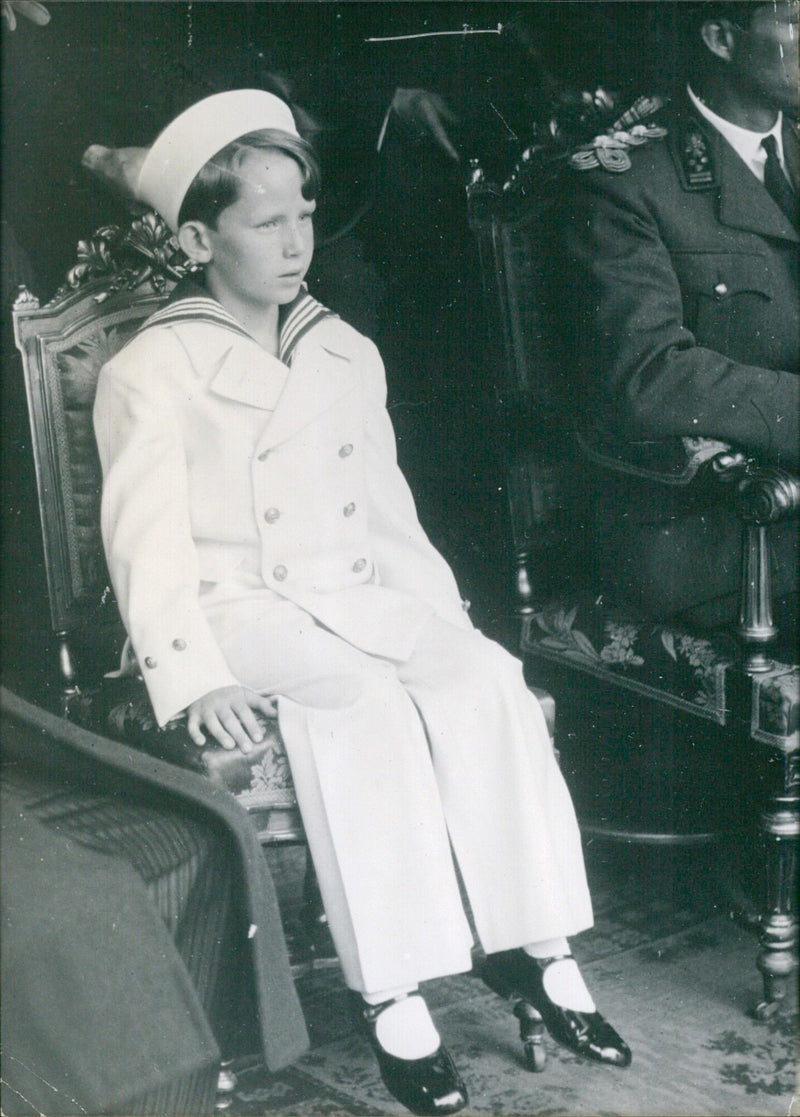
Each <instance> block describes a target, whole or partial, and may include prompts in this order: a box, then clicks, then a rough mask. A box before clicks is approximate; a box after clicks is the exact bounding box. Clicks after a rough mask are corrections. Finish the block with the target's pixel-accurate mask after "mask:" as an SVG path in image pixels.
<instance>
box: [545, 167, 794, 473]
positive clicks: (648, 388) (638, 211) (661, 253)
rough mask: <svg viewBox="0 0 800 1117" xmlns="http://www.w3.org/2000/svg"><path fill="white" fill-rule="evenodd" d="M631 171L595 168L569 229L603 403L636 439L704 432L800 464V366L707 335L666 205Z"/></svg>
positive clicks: (588, 351)
mask: <svg viewBox="0 0 800 1117" xmlns="http://www.w3.org/2000/svg"><path fill="white" fill-rule="evenodd" d="M625 178H626V176H623V175H619V176H617V175H610V174H606V173H603V174H601V173H598V174H596V175H595V174H592V175H587V176H586V178H585V179H584V181H583V182H582V184H581V188H580V189H579V190H578V191H577V193H576V195H575V197H574V198H573V205H572V212H571V215H570V218H569V220H568V227H567V248H568V255H569V257H570V263H571V265H572V267H571V268H570V270H569V272H568V275H569V279H570V284H571V286H572V288H573V290H574V291H575V292H579V295H580V300H581V301H580V305H577V306H576V304H575V301H574V299H571V300H569V301H570V304H571V305H572V307H573V310H574V312H575V319H576V321H577V324H578V326H579V335H580V344H579V346H578V348H579V350H580V355H579V359H580V362H581V364H582V365H583V367H584V368H585V370H586V373H587V378H589V379H590V380H592V381H595V380H597V378H599V380H600V384H599V388H600V391H601V394H602V395H603V396H604V399H602V400H601V403H602V405H603V406H604V407H605V409H606V411H607V412H608V414H610V415H612V416H614V417H615V419H616V421H617V423H622V425H623V427H624V428H625V429H627V430H628V431H629V433H632V434H633V435H634V436H644V437H657V438H666V437H670V436H674V435H684V436H697V435H703V436H706V437H714V438H719V439H723V440H725V441H729V442H733V443H736V444H738V445H740V446H743V447H746V448H749V449H751V450H752V451H754V452H756V453H759V454H763V455H765V456H767V457H769V458H772V459H776V460H782V461H784V462H786V463H792V462H796V461H797V459H798V442H799V440H800V432H799V431H798V414H800V396H799V394H798V384H799V383H800V382H799V381H798V377H797V375H796V373H795V372H794V371H791V370H775V369H768V368H763V367H759V366H757V365H751V364H744V363H741V362H739V361H736V360H733V359H731V358H730V357H728V356H725V355H724V354H722V353H720V352H717V351H715V350H713V349H710V348H706V347H704V346H702V345H700V344H698V341H697V339H696V338H695V336H694V335H693V334H692V333H691V331H690V330H689V329H688V328H686V325H685V323H684V320H683V302H682V297H681V290H680V286H679V282H678V278H677V276H676V274H675V270H674V268H673V265H672V260H671V258H670V254H669V252H668V250H667V247H666V245H665V244H664V242H663V240H662V237H661V234H660V232H659V228H658V223H657V220H656V217H655V216H654V211H653V210H652V209H651V207H650V206H649V205H648V204H647V201H646V200H645V198H644V197H643V196H642V194H641V193H640V192H638V191H637V189H636V188H635V187H634V186H630V185H629V184H628V182H627V181H625ZM619 180H622V181H619Z"/></svg>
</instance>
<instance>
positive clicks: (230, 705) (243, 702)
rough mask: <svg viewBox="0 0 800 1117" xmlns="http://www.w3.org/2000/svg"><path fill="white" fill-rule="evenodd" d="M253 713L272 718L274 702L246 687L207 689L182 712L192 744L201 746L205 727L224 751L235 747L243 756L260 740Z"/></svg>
mask: <svg viewBox="0 0 800 1117" xmlns="http://www.w3.org/2000/svg"><path fill="white" fill-rule="evenodd" d="M254 710H258V711H259V712H260V713H262V714H265V715H266V716H267V717H271V718H274V717H275V716H276V710H275V703H274V700H273V699H271V698H265V697H264V696H263V695H262V694H257V693H256V692H255V691H254V690H248V689H247V687H243V686H223V687H219V688H218V689H217V690H211V691H209V692H208V694H204V695H203V697H202V698H198V699H197V700H196V701H195V702H192V704H191V706H188V707H187V709H186V713H187V715H188V722H187V728H188V730H189V736H190V737H191V738H192V740H193V741H194V743H195V744H196V745H204V744H205V743H206V738H205V734H204V733H203V728H205V729H207V730H208V732H209V733H210V734H211V736H212V737H213V738H214V739H215V740H216V741H217V742H218V743H219V744H220V745H222V747H223V748H224V749H235V748H237V747H238V748H240V749H241V750H242V752H244V753H247V752H250V751H251V749H252V747H253V745H257V744H259V742H260V741H261V740H263V737H264V734H263V733H262V731H261V729H260V728H259V725H258V722H257V721H256V719H255V716H254V714H253V711H254Z"/></svg>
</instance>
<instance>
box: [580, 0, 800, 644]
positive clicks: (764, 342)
mask: <svg viewBox="0 0 800 1117" xmlns="http://www.w3.org/2000/svg"><path fill="white" fill-rule="evenodd" d="M679 7H680V8H681V9H683V11H682V12H681V18H687V19H688V21H689V22H688V32H689V34H688V36H687V41H688V42H687V45H688V47H689V54H688V57H687V61H688V64H689V67H688V68H689V81H688V84H687V86H686V88H685V89H684V90H682V91H681V93H680V95H679V96H678V97H676V98H675V99H674V101H673V103H672V105H671V106H670V111H669V113H668V114H667V116H666V119H665V120H664V123H665V124H666V126H667V128H668V134H667V136H666V138H664V139H659V140H655V141H651V142H649V143H648V144H646V145H643V146H641V147H639V148H636V149H634V150H632V152H631V162H632V166H631V167H630V169H629V170H628V171H626V172H624V173H618V174H614V173H609V171H608V170H606V169H604V168H603V167H602V166H600V167H598V168H597V169H593V170H590V171H588V172H587V173H585V174H580V175H579V174H574V175H573V176H572V177H573V180H574V181H573V183H572V185H574V186H575V188H576V190H575V196H574V197H573V198H572V199H571V216H570V219H569V223H568V232H567V237H568V247H569V254H570V268H569V269H568V273H569V279H570V283H571V284H572V285H573V286H575V287H576V288H577V290H578V291H579V293H580V294H579V303H578V304H577V307H576V304H575V303H574V302H573V317H572V320H571V323H570V330H569V336H568V339H567V340H568V343H569V344H570V345H571V346H572V349H571V359H572V362H573V364H574V361H575V359H576V357H577V359H578V360H579V362H580V365H581V367H582V368H583V370H584V372H585V376H586V382H587V384H588V385H589V391H590V393H593V394H594V395H595V403H596V406H595V409H594V410H595V413H596V414H597V416H598V418H599V422H600V424H601V425H602V426H603V427H604V428H605V431H606V432H609V431H611V432H613V433H612V439H617V440H618V443H619V444H621V445H624V446H625V450H624V451H623V456H625V455H628V457H629V461H628V464H629V465H630V466H632V467H633V468H632V470H631V471H630V472H629V473H628V474H627V475H624V474H616V475H608V474H605V473H603V476H602V479H601V484H602V485H603V494H604V499H603V500H602V501H599V502H596V503H597V505H598V508H599V511H598V514H597V525H596V527H597V532H596V538H597V544H598V550H599V554H600V559H601V563H602V566H603V572H604V576H605V587H606V589H607V590H608V592H609V593H611V594H612V595H614V596H616V597H617V598H618V599H622V600H626V601H634V602H637V603H638V604H640V605H642V606H644V607H645V608H647V609H648V610H649V611H651V612H656V613H657V614H660V615H663V616H669V615H674V614H684V615H686V616H688V617H689V618H690V619H692V620H695V621H697V622H699V623H701V624H715V623H718V622H721V621H726V620H729V619H731V618H733V617H734V616H735V612H736V583H737V580H738V576H739V526H738V524H737V522H736V519H735V516H734V514H733V512H732V511H730V501H729V499H727V497H728V494H725V495H723V494H722V493H721V491H720V489H721V487H720V486H706V487H703V486H698V485H697V484H695V485H692V486H689V485H688V484H685V483H684V484H681V483H679V481H680V480H683V481H685V480H686V478H687V477H688V475H689V473H690V472H691V471H690V470H685V471H683V472H684V476H683V477H682V476H681V469H680V468H677V469H676V471H675V473H674V475H673V476H672V478H671V479H672V481H673V482H677V483H673V484H655V483H653V482H652V481H649V482H648V481H647V480H646V479H645V477H644V475H643V473H641V472H639V473H637V455H638V456H639V457H638V460H639V463H640V464H641V462H642V461H643V460H644V459H645V458H647V459H648V465H649V466H652V464H653V457H654V451H656V450H657V449H659V448H663V450H664V452H665V454H666V453H667V452H668V451H669V450H670V449H671V448H672V449H675V448H677V449H678V450H680V449H681V439H686V438H696V437H697V436H705V437H708V438H714V439H719V440H723V441H725V442H728V443H731V444H734V445H736V446H738V447H742V448H743V449H745V450H746V451H748V452H752V453H753V454H754V455H756V456H757V457H758V458H759V459H761V460H766V461H772V462H777V463H782V464H784V465H788V466H793V465H796V463H797V460H798V414H799V413H800V409H799V408H798V384H799V383H800V380H799V379H798V357H800V330H799V329H798V326H799V324H800V316H799V315H798V241H799V240H800V233H798V225H797V199H796V194H795V191H796V190H797V184H798V164H799V162H800V158H799V157H800V145H798V135H797V123H796V114H797V109H798V100H799V99H800V77H799V75H798V55H797V18H798V4H797V2H793V3H777V4H759V3H723V4H716V3H706V4H692V5H691V6H690V5H686V6H685V7H684V6H683V5H681V6H679ZM575 268H577V278H578V279H579V280H580V283H579V284H577V285H576V284H575V279H576V274H575ZM604 437H607V434H606V435H605V436H604ZM655 456H656V457H657V456H658V455H657V454H655ZM722 488H724V486H723V487H722ZM701 489H702V491H700V490H701ZM774 535H775V543H776V560H777V561H776V582H777V587H776V588H777V589H778V591H779V592H780V593H787V592H791V591H792V588H793V579H794V578H795V576H796V558H795V557H794V554H793V547H794V543H793V538H792V533H791V530H790V529H789V528H784V529H783V530H781V531H777V532H775V533H774ZM795 538H796V537H795Z"/></svg>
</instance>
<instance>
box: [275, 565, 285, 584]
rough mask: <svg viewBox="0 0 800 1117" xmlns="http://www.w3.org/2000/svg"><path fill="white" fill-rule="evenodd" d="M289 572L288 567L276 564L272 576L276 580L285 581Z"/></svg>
mask: <svg viewBox="0 0 800 1117" xmlns="http://www.w3.org/2000/svg"><path fill="white" fill-rule="evenodd" d="M288 573H289V571H288V570H287V569H286V567H285V566H276V567H275V569H274V570H273V571H272V577H273V578H274V579H275V581H276V582H285V581H286V575H287V574H288Z"/></svg>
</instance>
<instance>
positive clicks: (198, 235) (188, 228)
mask: <svg viewBox="0 0 800 1117" xmlns="http://www.w3.org/2000/svg"><path fill="white" fill-rule="evenodd" d="M177 235H178V244H179V245H180V246H181V249H182V250H183V252H184V255H186V256H188V258H189V260H191V262H192V263H193V264H208V263H209V262H210V261H211V260H212V259H213V257H214V251H213V248H212V246H211V239H210V237H209V235H208V227H207V226H206V225H204V224H203V222H202V221H184V223H183V225H181V227H180V229H178V234H177Z"/></svg>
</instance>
